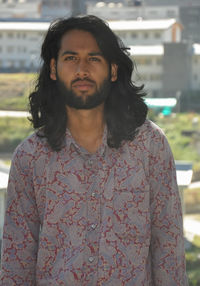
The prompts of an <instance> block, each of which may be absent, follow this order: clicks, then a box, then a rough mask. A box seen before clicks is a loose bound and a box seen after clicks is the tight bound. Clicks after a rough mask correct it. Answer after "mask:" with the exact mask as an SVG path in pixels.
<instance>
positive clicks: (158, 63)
mask: <svg viewBox="0 0 200 286" xmlns="http://www.w3.org/2000/svg"><path fill="white" fill-rule="evenodd" d="M156 64H157V65H158V66H160V65H161V64H162V59H161V58H157V59H156Z"/></svg>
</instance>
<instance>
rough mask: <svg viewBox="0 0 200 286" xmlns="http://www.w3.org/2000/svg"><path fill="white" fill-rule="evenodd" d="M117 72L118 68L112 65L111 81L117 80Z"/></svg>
mask: <svg viewBox="0 0 200 286" xmlns="http://www.w3.org/2000/svg"><path fill="white" fill-rule="evenodd" d="M117 70H118V66H117V65H116V64H111V81H116V80H117Z"/></svg>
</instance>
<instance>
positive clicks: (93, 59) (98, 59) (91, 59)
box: [89, 57, 101, 62]
mask: <svg viewBox="0 0 200 286" xmlns="http://www.w3.org/2000/svg"><path fill="white" fill-rule="evenodd" d="M89 60H90V61H91V62H100V61H101V60H100V58H97V57H91V58H89Z"/></svg>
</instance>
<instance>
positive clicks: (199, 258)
mask: <svg viewBox="0 0 200 286" xmlns="http://www.w3.org/2000/svg"><path fill="white" fill-rule="evenodd" d="M185 256H186V268H187V275H188V280H189V286H199V285H200V237H199V236H195V237H194V240H193V243H192V245H191V247H190V248H189V249H188V250H186V253H185Z"/></svg>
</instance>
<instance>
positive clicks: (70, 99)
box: [56, 76, 111, 109]
mask: <svg viewBox="0 0 200 286" xmlns="http://www.w3.org/2000/svg"><path fill="white" fill-rule="evenodd" d="M77 80H80V79H76V80H75V81H77ZM84 80H87V81H89V82H92V83H94V82H93V81H91V80H90V79H84ZM56 84H57V88H58V92H59V95H60V96H61V97H62V98H63V100H64V102H65V104H66V105H68V106H69V107H72V108H75V109H92V108H95V107H97V106H99V105H100V104H102V103H104V102H105V101H106V98H107V97H108V95H109V93H110V90H111V82H110V79H108V78H107V79H105V80H104V81H103V82H102V84H101V85H100V87H99V88H98V89H96V91H95V92H94V93H93V94H91V95H88V96H87V97H86V96H83V97H81V96H77V95H76V93H75V92H74V91H73V90H72V89H69V88H67V87H66V85H65V83H64V82H63V81H62V80H60V79H59V77H58V76H57V80H56ZM83 95H84V93H83Z"/></svg>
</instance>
